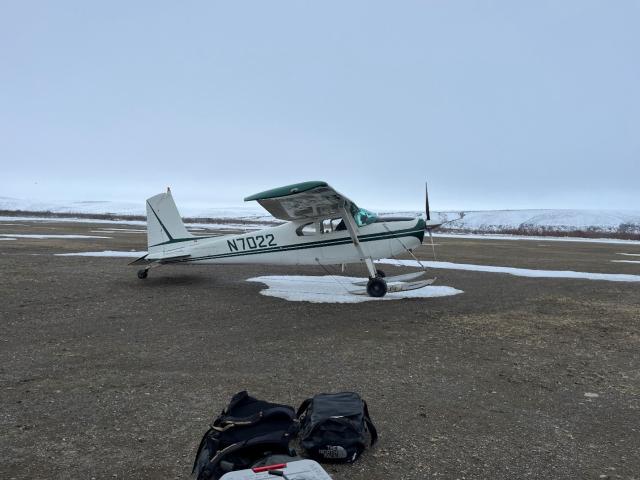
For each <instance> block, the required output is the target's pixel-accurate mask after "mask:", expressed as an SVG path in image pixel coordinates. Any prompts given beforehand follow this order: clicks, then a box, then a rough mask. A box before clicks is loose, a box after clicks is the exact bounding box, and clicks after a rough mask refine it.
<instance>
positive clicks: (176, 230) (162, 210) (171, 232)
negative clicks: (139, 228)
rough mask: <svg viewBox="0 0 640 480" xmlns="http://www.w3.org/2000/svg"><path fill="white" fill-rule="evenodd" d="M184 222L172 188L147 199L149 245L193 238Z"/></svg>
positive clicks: (149, 246) (153, 245)
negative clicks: (174, 199)
mask: <svg viewBox="0 0 640 480" xmlns="http://www.w3.org/2000/svg"><path fill="white" fill-rule="evenodd" d="M191 237H193V235H191V234H190V233H189V232H188V231H187V229H186V228H185V226H184V223H182V218H181V217H180V214H179V213H178V209H177V207H176V204H175V202H174V201H173V197H172V196H171V190H170V189H168V188H167V191H166V193H160V194H158V195H155V196H153V197H151V198H148V199H147V247H148V248H149V251H151V248H152V247H157V246H159V245H161V244H168V243H171V242H173V241H175V240H180V239H185V238H191Z"/></svg>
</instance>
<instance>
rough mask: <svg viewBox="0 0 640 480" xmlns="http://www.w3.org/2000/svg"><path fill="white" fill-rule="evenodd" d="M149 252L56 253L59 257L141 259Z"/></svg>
mask: <svg viewBox="0 0 640 480" xmlns="http://www.w3.org/2000/svg"><path fill="white" fill-rule="evenodd" d="M146 253H147V252H122V251H117V250H104V251H102V252H75V253H56V254H55V255H56V256H57V257H130V258H139V257H141V256H143V255H145V254H146Z"/></svg>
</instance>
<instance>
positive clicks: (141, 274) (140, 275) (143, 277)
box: [138, 268, 149, 280]
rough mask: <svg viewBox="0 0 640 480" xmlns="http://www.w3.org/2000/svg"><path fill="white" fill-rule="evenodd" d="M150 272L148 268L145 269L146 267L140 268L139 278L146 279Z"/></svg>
mask: <svg viewBox="0 0 640 480" xmlns="http://www.w3.org/2000/svg"><path fill="white" fill-rule="evenodd" d="M148 274H149V272H147V270H145V269H144V268H143V269H142V270H138V278H139V279H140V280H144V279H145V278H147V275H148Z"/></svg>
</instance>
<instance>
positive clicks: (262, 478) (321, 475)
mask: <svg viewBox="0 0 640 480" xmlns="http://www.w3.org/2000/svg"><path fill="white" fill-rule="evenodd" d="M269 470H277V471H280V472H282V473H284V475H285V476H284V477H283V476H281V475H279V476H278V475H272V474H270V473H269ZM278 479H284V480H332V479H331V477H330V476H329V474H328V473H327V472H326V471H325V470H324V468H322V467H321V466H320V464H319V463H318V462H314V461H313V460H297V461H295V462H289V463H282V464H278V465H269V466H267V467H260V468H255V469H247V470H237V471H235V472H229V473H225V474H224V475H223V476H222V477H221V478H220V480H278Z"/></svg>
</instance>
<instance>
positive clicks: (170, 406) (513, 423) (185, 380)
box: [0, 221, 640, 480]
mask: <svg viewBox="0 0 640 480" xmlns="http://www.w3.org/2000/svg"><path fill="white" fill-rule="evenodd" d="M112 227H114V225H104V224H101V225H98V224H88V223H87V224H84V223H64V222H51V223H45V222H38V223H34V222H24V221H21V222H3V223H2V224H0V234H11V233H20V234H48V235H52V234H85V235H98V236H108V237H111V238H106V239H97V238H92V239H64V238H63V239H28V238H19V239H17V240H13V241H2V242H0V301H1V305H2V307H1V310H0V341H1V344H0V345H1V348H0V392H1V395H2V396H1V399H2V414H1V417H0V432H1V435H0V477H1V478H6V479H10V478H29V479H35V478H93V477H95V478H137V479H138V478H139V479H147V478H148V479H151V478H153V479H157V478H188V477H189V474H190V471H191V464H192V461H193V457H194V454H195V449H196V448H197V446H198V443H199V441H200V437H201V435H202V434H203V433H204V431H205V430H206V428H207V424H208V422H209V421H210V419H211V417H212V416H213V415H214V413H217V412H218V411H219V410H221V409H222V407H224V406H225V405H226V403H227V402H228V400H229V398H230V397H231V396H232V395H233V394H234V393H236V392H237V391H239V390H244V389H247V390H248V391H249V392H250V393H251V394H253V395H255V396H258V397H261V398H264V399H267V400H272V401H278V402H283V403H289V404H291V405H294V406H297V405H298V404H299V403H300V402H301V401H302V400H303V399H305V398H306V397H308V396H311V395H313V394H314V393H318V392H331V391H340V390H354V391H357V392H360V393H361V394H362V396H363V397H364V398H365V399H366V400H367V401H368V403H369V407H370V411H371V415H372V418H373V420H374V422H375V423H376V425H377V427H378V431H379V434H380V442H379V444H378V446H376V447H374V448H373V449H371V450H369V451H367V452H366V453H365V454H364V455H363V456H362V457H361V459H360V460H358V461H357V462H356V463H355V464H353V465H350V466H330V467H327V469H328V470H329V471H330V473H331V474H332V475H333V477H334V479H336V480H346V479H349V480H365V479H366V480H371V479H388V478H394V479H424V478H437V477H439V478H451V479H456V478H460V479H462V478H478V479H486V478H496V479H512V478H567V479H569V478H571V479H574V478H626V479H631V478H640V431H639V429H640V422H639V420H640V412H639V408H640V354H639V349H638V346H639V344H640V284H638V283H614V282H603V281H588V280H580V281H578V280H566V279H535V278H520V277H514V276H510V275H504V274H493V273H480V272H470V271H457V270H442V271H434V275H436V276H437V277H438V282H437V284H439V285H449V286H452V287H455V288H458V289H461V290H463V291H464V293H463V294H461V295H457V296H454V297H442V298H432V299H413V300H400V301H394V302H366V303H362V304H344V305H341V304H310V303H304V302H300V303H294V302H288V301H285V300H281V299H277V298H271V297H265V296H263V295H260V294H259V291H260V290H261V289H262V288H264V287H263V286H261V285H260V284H258V283H253V282H246V281H245V280H246V279H247V278H250V277H254V276H259V275H268V274H309V275H320V274H322V271H319V269H318V268H308V267H302V268H290V267H264V266H225V267H216V266H202V267H198V266H192V267H189V266H171V267H163V268H159V269H156V270H152V271H151V273H150V275H149V278H148V279H147V280H145V281H140V280H138V279H137V278H136V276H135V267H129V266H127V262H128V259H125V258H92V257H56V256H53V255H52V254H53V253H63V252H74V251H92V250H132V249H133V250H144V249H145V243H146V239H145V235H144V233H141V232H127V231H111V232H110V233H106V230H108V229H110V228H112ZM115 227H117V228H121V226H117V225H115ZM125 227H126V226H125ZM131 228H136V229H139V228H140V227H131ZM105 229H106V230H105ZM99 232H102V233H99ZM436 242H437V243H438V244H439V245H438V246H437V247H436V248H437V254H438V260H444V261H451V262H459V263H476V264H483V265H502V266H513V267H523V268H540V269H553V270H577V271H588V272H611V273H634V274H640V264H626V263H612V262H611V260H614V259H625V258H634V257H624V256H620V255H618V254H619V253H634V254H640V246H639V245H608V244H587V243H584V244H580V243H571V242H566V243H565V242H545V241H544V239H541V240H540V241H518V242H516V241H495V240H465V239H450V238H438V239H436ZM430 252H431V249H430V247H429V248H427V247H426V246H425V247H423V248H421V249H420V250H419V252H418V253H419V256H421V257H422V258H427V259H430V258H431V253H430ZM635 258H640V257H635ZM385 270H386V271H387V273H388V274H397V273H401V272H405V271H410V270H409V269H401V268H396V267H391V266H386V267H385ZM347 274H349V275H357V274H364V270H362V269H360V268H355V267H354V268H350V270H348V271H347Z"/></svg>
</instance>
